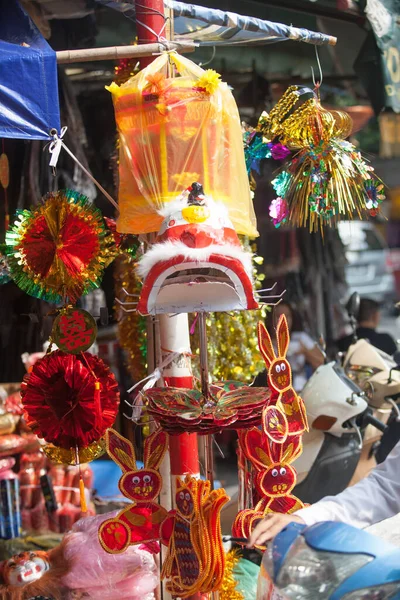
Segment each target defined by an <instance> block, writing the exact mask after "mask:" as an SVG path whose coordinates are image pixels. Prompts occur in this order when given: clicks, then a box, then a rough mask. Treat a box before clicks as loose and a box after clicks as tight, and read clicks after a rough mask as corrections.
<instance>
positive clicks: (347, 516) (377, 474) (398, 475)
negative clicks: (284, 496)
mask: <svg viewBox="0 0 400 600" xmlns="http://www.w3.org/2000/svg"><path fill="white" fill-rule="evenodd" d="M398 512H400V443H398V444H397V445H396V446H395V448H394V449H393V450H392V452H391V453H390V454H389V456H388V457H387V459H386V460H385V461H384V462H383V463H382V464H380V465H378V466H377V467H375V469H373V471H372V472H371V473H370V474H369V475H368V477H365V479H362V480H361V481H360V482H359V483H357V484H356V485H353V486H352V487H349V488H347V489H346V490H344V492H342V493H341V494H338V495H337V496H330V497H327V498H323V500H320V502H317V503H316V504H314V505H313V506H310V507H307V508H303V509H301V510H299V511H298V512H297V513H296V515H298V516H299V517H301V519H302V520H303V521H304V522H305V523H306V524H307V525H313V524H314V523H318V522H320V521H342V522H343V523H348V524H349V525H354V526H355V527H361V528H364V527H368V526H369V525H373V524H374V523H378V522H379V521H383V520H384V519H388V518H389V517H393V516H394V515H395V514H397V513H398Z"/></svg>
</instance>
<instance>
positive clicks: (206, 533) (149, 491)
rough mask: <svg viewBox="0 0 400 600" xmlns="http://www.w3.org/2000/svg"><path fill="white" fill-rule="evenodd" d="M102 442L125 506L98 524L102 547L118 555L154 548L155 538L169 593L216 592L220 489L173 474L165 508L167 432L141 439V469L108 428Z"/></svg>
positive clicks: (220, 562)
mask: <svg viewBox="0 0 400 600" xmlns="http://www.w3.org/2000/svg"><path fill="white" fill-rule="evenodd" d="M106 440H107V451H108V453H109V455H110V457H111V458H112V459H113V460H114V462H116V463H117V464H118V465H119V466H120V467H121V469H122V471H123V475H122V477H121V479H120V481H119V488H120V490H121V493H122V494H123V495H124V496H125V497H126V498H128V499H129V500H130V501H131V504H128V506H127V507H126V508H124V509H123V510H122V511H120V512H119V513H118V514H117V515H116V516H115V517H113V518H111V519H108V520H106V521H104V522H103V523H102V524H101V526H100V528H99V531H98V535H99V541H100V544H101V545H102V547H103V548H104V550H105V551H106V552H108V553H109V554H120V553H121V552H125V551H126V550H127V549H128V547H129V546H130V545H135V544H143V543H147V544H152V548H153V550H154V551H155V552H157V551H159V546H158V542H159V541H161V542H162V543H163V544H164V545H166V546H168V550H167V554H166V556H165V558H164V562H163V569H162V573H161V577H162V579H165V578H167V579H168V582H167V589H168V591H169V592H171V593H172V595H173V596H179V597H183V598H187V597H189V596H191V595H192V594H195V593H197V592H204V593H209V592H213V591H216V590H218V589H219V588H220V586H221V584H222V580H223V575H224V567H225V554H224V550H223V545H222V537H221V523H220V513H221V509H222V507H223V506H224V505H225V504H226V503H227V502H228V500H229V498H228V496H227V495H226V493H225V490H223V489H219V490H213V491H211V490H210V482H209V481H201V480H198V479H196V478H194V477H191V476H190V475H187V476H186V478H185V479H182V480H181V479H180V478H179V477H178V478H177V484H176V498H175V503H176V510H173V511H170V512H167V511H166V509H165V508H163V507H162V506H160V504H159V502H158V496H159V494H160V491H161V487H162V478H161V475H160V473H159V468H160V465H161V463H162V460H163V458H164V455H165V452H166V449H167V443H168V436H167V434H166V433H165V432H164V431H162V430H161V429H157V430H156V431H155V432H154V433H152V434H151V435H150V436H149V437H148V438H147V439H146V441H145V446H144V468H143V469H138V468H137V465H136V458H135V451H134V448H133V445H132V444H131V442H129V441H128V440H127V439H125V438H123V437H122V436H121V435H120V434H119V433H117V432H116V431H114V430H112V429H111V430H108V431H107V434H106Z"/></svg>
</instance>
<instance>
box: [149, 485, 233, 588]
mask: <svg viewBox="0 0 400 600" xmlns="http://www.w3.org/2000/svg"><path fill="white" fill-rule="evenodd" d="M176 488H177V489H176V499H175V501H176V511H171V512H170V513H169V516H168V518H167V519H166V520H165V521H164V523H163V524H162V526H161V534H162V541H163V543H164V544H168V553H167V556H166V558H165V561H164V564H163V569H162V573H161V578H162V579H168V581H167V585H166V587H167V590H168V591H169V592H170V593H171V594H172V595H173V596H179V597H181V598H188V597H189V596H192V595H193V594H196V593H197V592H203V593H210V592H213V591H216V590H218V589H219V587H220V586H221V583H222V579H223V574H224V568H225V554H224V550H223V545H222V537H221V523H220V514H221V510H222V507H223V506H224V504H226V502H228V501H229V498H228V496H227V495H226V493H225V490H223V489H219V490H213V491H211V492H210V482H209V481H202V480H199V479H196V478H194V477H191V476H190V475H187V476H186V478H185V479H183V480H182V479H180V478H179V477H178V478H177V484H176Z"/></svg>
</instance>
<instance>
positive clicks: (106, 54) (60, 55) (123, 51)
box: [56, 42, 196, 64]
mask: <svg viewBox="0 0 400 600" xmlns="http://www.w3.org/2000/svg"><path fill="white" fill-rule="evenodd" d="M195 49H196V45H195V44H194V43H190V42H185V43H182V44H181V43H179V42H163V43H162V44H161V43H158V42H156V43H153V44H141V45H138V46H133V45H131V46H110V47H108V48H83V49H81V50H60V51H58V52H56V55H57V63H58V64H68V63H78V62H90V61H97V60H119V59H121V58H144V57H147V56H152V55H155V54H161V53H162V52H165V51H169V50H176V51H177V52H181V53H182V54H183V53H188V52H194V50H195Z"/></svg>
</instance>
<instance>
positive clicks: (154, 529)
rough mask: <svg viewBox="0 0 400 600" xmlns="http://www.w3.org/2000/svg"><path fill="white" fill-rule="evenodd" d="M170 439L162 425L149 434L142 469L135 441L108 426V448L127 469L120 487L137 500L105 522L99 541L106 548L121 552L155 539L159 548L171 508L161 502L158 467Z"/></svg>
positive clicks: (113, 552) (133, 499)
mask: <svg viewBox="0 0 400 600" xmlns="http://www.w3.org/2000/svg"><path fill="white" fill-rule="evenodd" d="M167 443H168V436H167V434H166V433H165V432H164V431H162V430H161V429H158V430H156V431H155V432H154V433H152V434H151V435H149V437H148V438H147V439H146V441H145V444H144V468H143V469H138V468H137V466H136V458H135V451H134V448H133V445H132V444H131V442H130V441H129V440H127V439H125V438H124V437H122V436H121V435H120V434H119V433H117V432H116V431H114V430H113V429H108V430H107V433H106V444H107V452H108V454H109V456H111V458H112V459H113V461H114V462H116V463H117V464H118V465H119V466H120V467H121V469H122V471H123V475H122V477H121V479H120V480H119V484H118V485H119V489H120V490H121V492H122V494H123V495H124V496H125V497H126V498H129V499H130V500H132V502H133V503H132V504H130V505H129V506H128V507H127V508H124V509H123V510H121V511H120V512H119V513H118V514H117V516H116V517H115V518H113V519H108V520H107V521H104V522H103V523H102V524H101V526H100V528H99V541H100V544H101V545H102V547H103V548H104V550H105V551H106V552H109V553H110V554H118V553H120V552H124V551H125V550H126V549H127V548H128V546H129V545H130V544H142V543H147V544H148V543H150V542H155V543H156V544H155V545H156V546H157V549H156V551H159V546H158V540H159V539H160V526H161V523H162V522H163V521H164V519H165V518H166V516H167V514H168V512H167V510H166V509H165V508H163V507H162V506H160V505H159V504H158V502H157V498H158V496H159V494H160V491H161V487H162V478H161V475H160V474H159V472H158V468H159V467H160V465H161V462H162V460H163V458H164V454H165V452H166V450H167Z"/></svg>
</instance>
